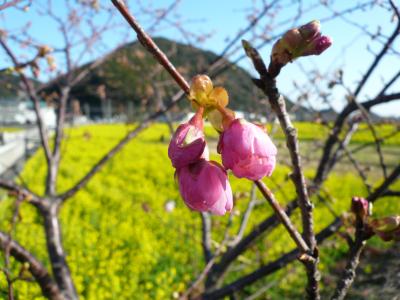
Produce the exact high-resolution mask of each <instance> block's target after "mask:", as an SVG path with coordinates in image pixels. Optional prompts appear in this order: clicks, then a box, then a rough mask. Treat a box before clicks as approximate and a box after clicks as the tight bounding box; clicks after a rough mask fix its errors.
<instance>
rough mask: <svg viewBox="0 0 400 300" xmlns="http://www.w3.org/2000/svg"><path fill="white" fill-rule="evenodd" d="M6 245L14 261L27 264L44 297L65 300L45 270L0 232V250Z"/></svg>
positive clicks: (30, 255) (29, 254)
mask: <svg viewBox="0 0 400 300" xmlns="http://www.w3.org/2000/svg"><path fill="white" fill-rule="evenodd" d="M9 241H10V242H9ZM7 243H9V247H10V254H11V255H12V256H13V257H15V259H16V260H18V261H19V262H21V263H28V264H29V271H30V272H31V273H32V275H33V276H34V278H35V279H36V281H37V282H38V284H39V285H40V288H41V290H42V292H43V295H44V296H45V297H47V298H49V299H52V300H65V298H64V297H63V296H62V294H61V293H60V290H59V289H58V287H57V284H56V283H55V282H54V280H53V278H52V277H51V275H50V274H49V272H48V271H47V270H46V268H45V267H44V266H43V265H42V264H41V263H40V262H39V261H38V260H37V259H36V258H35V257H34V256H33V255H32V254H31V253H29V252H28V251H27V250H26V249H24V248H23V247H22V246H21V245H20V244H18V243H17V242H16V241H14V240H12V239H10V237H9V236H8V235H7V234H5V233H3V232H1V231H0V246H1V248H3V249H4V248H5V246H6V245H7Z"/></svg>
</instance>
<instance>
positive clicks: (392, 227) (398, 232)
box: [369, 216, 400, 241]
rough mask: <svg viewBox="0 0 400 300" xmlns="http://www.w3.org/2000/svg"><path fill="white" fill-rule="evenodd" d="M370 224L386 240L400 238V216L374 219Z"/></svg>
mask: <svg viewBox="0 0 400 300" xmlns="http://www.w3.org/2000/svg"><path fill="white" fill-rule="evenodd" d="M369 226H370V227H371V228H372V230H373V231H374V232H375V233H376V234H377V235H378V236H379V237H380V238H381V239H382V240H384V241H392V240H398V239H399V238H400V216H391V217H385V218H381V219H374V220H372V221H371V222H369Z"/></svg>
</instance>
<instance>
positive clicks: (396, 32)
mask: <svg viewBox="0 0 400 300" xmlns="http://www.w3.org/2000/svg"><path fill="white" fill-rule="evenodd" d="M390 2H391V1H390ZM391 4H393V3H392V2H391ZM393 6H394V4H393ZM394 7H395V6H394ZM395 11H397V10H396V9H395ZM399 34H400V19H398V20H397V25H396V28H395V29H394V31H393V33H392V34H391V36H390V37H389V39H388V40H387V42H386V43H385V45H384V46H383V48H382V50H381V51H380V52H379V54H378V55H377V56H376V57H375V59H374V61H373V62H372V64H371V66H370V67H369V68H368V70H367V72H366V73H365V74H364V76H363V78H362V79H361V81H360V83H359V84H358V86H357V88H356V90H355V91H354V98H357V96H358V95H359V93H360V92H361V90H362V88H363V87H364V85H365V83H366V82H367V80H368V78H369V77H370V76H371V74H372V72H373V71H374V70H375V68H376V67H377V66H378V64H379V62H380V61H381V59H382V58H383V57H384V55H385V54H386V52H387V51H388V50H389V49H390V47H391V46H392V44H393V42H394V40H395V39H396V37H397V36H398V35H399Z"/></svg>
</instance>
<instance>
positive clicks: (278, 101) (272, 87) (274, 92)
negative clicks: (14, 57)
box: [243, 41, 319, 299]
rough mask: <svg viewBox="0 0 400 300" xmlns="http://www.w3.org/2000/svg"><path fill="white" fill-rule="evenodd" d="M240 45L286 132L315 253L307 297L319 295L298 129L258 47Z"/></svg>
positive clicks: (304, 220)
mask: <svg viewBox="0 0 400 300" xmlns="http://www.w3.org/2000/svg"><path fill="white" fill-rule="evenodd" d="M243 47H244V49H245V51H246V54H247V55H248V56H249V58H250V59H251V60H252V62H253V65H254V67H255V69H256V70H257V72H258V73H259V75H260V79H256V80H253V81H254V83H255V84H256V85H257V87H258V88H260V89H261V90H262V91H263V92H264V93H265V95H266V96H267V97H268V100H269V102H270V104H271V107H272V109H273V110H274V112H275V114H276V115H277V117H278V119H279V123H280V125H281V128H282V130H283V131H284V133H285V137H286V145H287V148H288V150H289V153H290V158H291V161H292V167H293V174H292V175H291V179H292V181H293V183H294V185H295V187H296V193H297V196H298V202H299V207H300V211H301V219H302V223H303V236H304V240H305V242H306V243H307V245H308V247H309V249H310V252H309V253H308V254H309V255H310V256H312V257H314V259H313V260H311V261H310V260H307V263H305V266H306V270H307V276H308V286H307V293H308V297H309V298H310V299H319V291H318V278H319V275H318V270H317V264H318V251H317V249H316V241H315V234H314V228H313V227H314V225H313V217H312V209H313V206H312V204H311V202H310V199H309V196H308V191H307V184H306V181H305V177H304V174H303V170H302V166H301V158H300V152H299V143H298V138H297V130H296V129H295V128H294V126H293V124H292V122H291V120H290V117H289V114H288V113H287V111H286V104H285V100H284V99H283V97H282V96H281V95H280V94H279V91H278V89H277V87H276V81H275V79H274V78H273V77H271V75H270V74H269V72H268V71H267V68H266V66H265V64H264V62H263V60H262V58H261V57H260V55H259V53H258V51H257V50H256V49H254V48H253V47H251V46H250V44H249V43H247V42H246V41H243Z"/></svg>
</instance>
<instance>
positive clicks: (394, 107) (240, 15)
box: [0, 0, 400, 116]
mask: <svg viewBox="0 0 400 300" xmlns="http://www.w3.org/2000/svg"><path fill="white" fill-rule="evenodd" d="M35 2H36V1H35ZM37 2H38V3H41V2H42V1H41V0H38V1H37ZM63 2H64V1H53V9H54V11H55V12H56V13H57V14H58V15H59V16H61V17H65V15H64V14H65V13H64V11H65V6H64V4H63ZM262 2H263V1H261V0H252V1H250V0H249V1H232V0H231V1H228V0H219V1H215V0H214V1H210V0H202V1H194V0H181V1H180V3H179V5H178V6H177V8H176V10H175V11H174V13H173V14H172V15H171V16H170V18H169V19H170V20H174V21H176V20H179V21H180V22H181V23H182V24H184V28H185V29H186V30H187V31H189V32H193V33H196V34H211V36H210V37H209V38H208V39H206V40H205V41H204V42H202V43H198V42H194V46H197V47H200V48H203V49H207V50H211V51H213V52H216V53H219V52H220V51H222V49H224V47H225V45H226V43H227V41H228V40H229V39H230V38H232V37H234V36H235V35H236V34H237V32H238V31H239V30H241V29H242V28H244V27H245V26H246V25H247V23H248V20H247V16H248V15H249V14H250V13H251V12H252V9H253V8H254V7H256V8H260V7H261V4H262ZM265 2H267V3H270V2H272V1H265ZM319 2H320V1H311V0H310V1H302V3H303V7H302V9H303V10H304V11H305V12H304V13H303V14H302V16H301V17H300V18H299V19H297V20H296V22H295V24H294V25H296V26H297V25H301V24H303V23H306V22H308V21H310V20H312V19H320V20H322V32H323V34H326V35H329V36H331V37H332V38H333V40H334V44H333V46H332V47H331V48H330V49H328V50H327V51H326V52H325V53H323V55H321V56H315V57H306V58H302V59H300V60H298V61H296V62H294V63H293V64H291V65H289V66H287V67H285V69H284V70H283V71H282V74H281V75H280V76H279V79H278V85H279V87H280V88H281V91H282V92H283V93H284V94H285V95H287V96H289V97H291V98H293V99H296V97H297V96H298V95H299V94H300V93H301V92H302V91H303V89H304V88H303V87H305V86H309V83H310V81H311V82H312V85H311V89H310V103H311V105H312V106H313V107H315V108H322V107H325V106H326V105H325V104H324V103H323V102H322V101H321V99H320V97H319V96H318V95H317V94H316V93H315V91H316V90H318V89H321V90H326V86H327V77H326V76H325V74H327V73H331V72H332V71H335V70H338V69H342V70H343V72H344V81H345V84H346V86H347V87H348V88H349V89H350V90H354V86H355V85H356V83H357V81H359V80H360V78H361V76H362V74H363V73H364V72H365V71H366V70H367V69H368V67H369V65H370V64H371V63H372V61H373V58H374V53H377V52H379V51H380V49H381V47H382V45H381V43H379V42H377V41H372V40H371V38H370V37H368V36H366V35H365V34H362V32H361V30H360V28H357V27H356V26H354V24H351V22H353V23H355V24H359V25H361V26H363V28H364V29H366V30H368V31H370V32H373V33H375V32H376V31H377V28H378V26H380V27H381V32H382V34H383V35H384V36H389V35H390V34H391V33H392V31H393V29H394V27H395V22H394V21H393V20H392V19H391V16H392V13H391V11H389V10H388V9H387V8H388V5H387V3H385V1H382V3H383V7H377V6H375V7H373V8H371V7H370V6H365V7H364V9H363V10H362V11H360V10H358V11H356V12H354V13H350V14H346V15H344V17H345V19H343V18H331V17H332V15H333V14H334V12H333V11H332V10H334V11H343V10H346V9H348V8H351V7H354V6H355V5H357V4H363V3H367V2H368V1H343V0H337V1H332V0H327V1H326V2H329V3H330V4H331V5H330V9H327V8H326V7H323V6H321V5H318V6H316V4H317V3H319ZM101 3H103V4H108V1H106V0H102V1H101ZM171 3H172V1H171V0H157V1H156V0H154V1H146V0H142V1H141V4H142V8H140V6H139V5H138V4H137V2H136V1H129V4H130V10H131V11H132V12H133V13H134V14H135V15H136V16H137V18H138V20H139V21H140V22H141V23H142V24H143V26H144V27H145V28H148V27H149V26H150V25H151V24H152V23H153V19H151V18H149V17H148V16H147V15H145V14H143V11H142V9H143V7H144V8H149V9H151V8H165V7H168V6H169V5H170V4H171ZM293 3H298V1H293V0H284V1H280V4H279V5H278V9H279V10H278V13H277V14H276V15H275V16H269V15H266V16H264V17H263V19H262V20H261V21H260V27H259V28H258V29H257V30H256V31H255V32H253V33H249V34H247V35H246V36H245V38H246V39H251V38H252V37H253V36H254V35H253V34H254V33H255V34H257V35H261V34H264V33H266V34H270V35H275V34H277V33H279V32H282V31H284V30H286V29H288V26H290V25H289V24H288V23H287V22H285V21H287V20H288V19H291V18H292V17H293V16H295V15H296V14H297V12H298V9H299V7H298V6H297V4H293ZM314 6H315V7H314ZM118 17H119V16H117V18H116V19H115V22H117V23H118V22H119V21H120V20H119V19H118ZM104 21H105V16H104V15H98V16H95V17H93V22H95V23H96V24H98V26H101V24H102V22H103V23H104ZM27 22H31V24H32V25H31V27H30V28H29V32H30V33H31V34H32V35H33V36H34V37H36V38H37V39H38V40H40V41H41V42H43V43H48V44H51V45H56V46H59V45H60V44H61V43H62V39H61V36H60V34H59V31H58V29H57V25H56V24H55V23H54V22H52V21H51V20H49V19H48V18H46V17H43V16H42V15H40V14H38V10H37V7H36V6H35V5H34V6H33V7H32V8H31V9H30V10H29V11H28V12H23V11H20V10H15V9H8V10H7V11H5V12H3V13H2V14H1V17H0V28H12V29H17V28H21V27H22V26H24V24H26V23H27ZM268 26H273V27H275V30H274V32H270V31H268ZM152 34H153V35H156V36H165V37H168V38H171V39H175V40H178V41H182V42H185V38H184V37H183V36H182V34H181V33H180V32H179V30H177V29H176V28H174V27H172V26H171V25H170V24H169V23H168V22H161V23H160V24H159V25H158V28H157V30H156V31H155V32H153V33H152ZM133 39H134V34H133V32H131V31H127V27H125V25H123V27H120V26H116V28H115V30H112V32H109V33H108V34H107V35H106V36H105V41H106V43H105V44H104V45H102V46H101V47H98V48H97V49H95V51H94V52H93V53H92V56H91V57H87V58H86V60H88V59H92V58H93V57H95V56H99V55H102V54H104V53H106V52H107V51H109V50H111V49H113V48H114V47H116V46H117V45H118V44H119V43H120V42H121V40H127V41H131V40H133ZM399 39H400V38H399ZM382 40H384V38H382ZM256 44H257V43H256ZM393 48H394V49H395V50H397V51H400V42H399V41H398V40H397V41H396V42H395V44H394V46H393ZM270 50H271V45H267V46H265V47H264V48H263V49H261V53H262V55H263V56H264V58H265V59H266V60H267V59H268V56H269V52H270ZM78 51H79V49H77V51H76V53H78ZM25 52H26V51H25V50H24V49H23V50H22V52H19V53H20V54H21V55H22V53H25ZM242 54H243V52H242V51H241V50H239V51H238V52H237V54H234V55H233V56H231V57H230V59H231V60H235V58H237V57H238V56H241V55H242ZM0 64H1V66H5V65H6V64H7V61H6V59H5V56H3V55H2V56H0ZM58 64H59V65H60V66H62V65H63V61H61V60H58ZM239 64H240V65H241V66H242V67H244V68H245V69H247V70H248V71H249V72H253V69H252V66H251V65H250V63H249V61H248V60H247V59H243V60H241V61H240V62H239ZM315 67H318V69H319V70H320V73H321V76H320V78H319V79H315V78H314V77H313V76H311V75H310V74H311V73H310V70H312V69H314V68H315ZM399 69H400V63H399V55H398V54H391V55H389V56H388V57H386V58H385V59H384V60H383V61H382V62H381V64H380V65H379V68H378V70H377V71H376V72H374V73H373V76H371V78H370V79H369V81H368V82H367V85H366V88H365V89H364V90H363V92H362V93H361V95H360V97H359V101H363V100H366V99H370V98H372V97H373V96H375V95H376V94H377V93H378V91H379V89H380V88H381V87H382V82H383V81H384V80H387V79H388V78H390V77H391V76H393V75H394V74H395V73H397V72H398V71H399ZM46 76H48V75H46V74H44V76H43V79H46ZM294 82H296V86H295V85H294ZM399 90H400V81H399V82H396V83H395V84H394V85H393V86H392V88H391V90H390V91H389V92H394V91H399ZM331 92H332V93H331V96H329V97H328V99H327V101H329V103H330V104H331V105H332V106H333V107H334V108H335V109H336V110H338V109H340V108H341V107H343V105H344V104H345V100H344V99H345V98H344V95H345V94H346V91H345V89H344V88H342V87H335V88H334V89H333V90H332V91H331ZM399 102H400V101H395V102H393V103H391V104H387V105H381V106H380V107H377V108H376V109H374V112H377V113H379V114H382V115H397V116H399V115H400V103H399Z"/></svg>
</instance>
